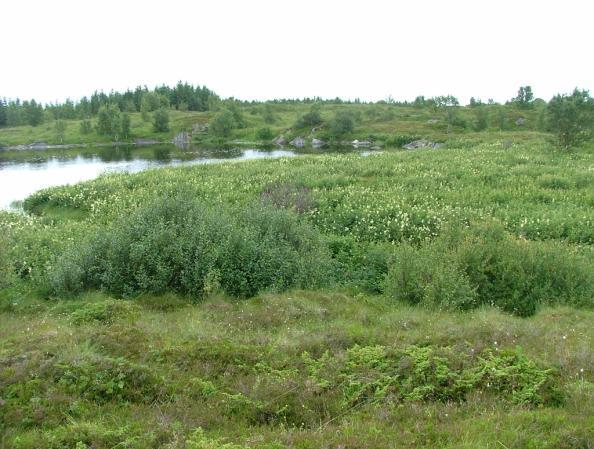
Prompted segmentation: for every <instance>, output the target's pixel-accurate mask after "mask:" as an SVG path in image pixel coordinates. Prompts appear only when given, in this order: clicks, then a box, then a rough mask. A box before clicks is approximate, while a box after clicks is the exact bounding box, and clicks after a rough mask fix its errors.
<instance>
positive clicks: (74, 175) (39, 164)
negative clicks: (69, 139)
mask: <svg viewBox="0 0 594 449" xmlns="http://www.w3.org/2000/svg"><path fill="white" fill-rule="evenodd" d="M298 154H302V153H298V152H297V151H293V150H287V149H270V150H267V149H238V148H232V149H219V150H206V149H196V148H192V149H186V150H182V149H179V148H177V147H175V146H174V145H152V146H146V147H135V146H123V147H112V146H102V147H99V146H97V147H86V148H77V149H66V150H65V149H62V150H56V149H49V150H37V151H35V150H20V151H0V209H10V208H13V207H16V206H15V204H17V205H18V202H19V201H22V200H23V199H25V198H26V197H27V196H29V195H31V194H32V193H33V192H35V191H37V190H39V189H43V188H46V187H52V186H56V185H63V184H74V183H77V182H81V181H86V180H89V179H94V178H96V177H98V176H99V175H101V174H103V173H114V172H130V173H135V172H139V171H142V170H146V169H149V168H156V167H165V166H174V165H191V164H212V163H216V162H222V161H227V160H248V159H263V158H278V157H291V156H296V155H298Z"/></svg>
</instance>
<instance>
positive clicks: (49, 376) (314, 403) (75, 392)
mask: <svg viewBox="0 0 594 449" xmlns="http://www.w3.org/2000/svg"><path fill="white" fill-rule="evenodd" d="M30 301H31V300H29V302H27V301H26V300H20V301H17V303H16V304H13V305H12V306H11V308H12V310H11V311H5V312H3V313H2V314H0V322H1V323H2V326H1V327H0V342H1V343H0V360H1V361H2V370H1V371H0V386H1V391H2V401H3V403H2V407H0V417H1V418H2V419H1V420H0V422H1V423H2V424H0V426H2V427H1V430H2V432H0V434H2V437H1V440H0V444H1V445H2V447H6V448H12V447H18V448H35V447H44V448H46V447H47V448H62V447H73V448H74V447H96V448H104V447H105V448H107V447H114V446H116V445H121V446H123V447H131V448H150V447H154V448H158V447H172V448H174V447H180V448H183V447H189V448H192V447H198V448H210V447H217V448H218V447H227V446H223V444H230V445H231V444H233V445H236V446H229V447H233V448H235V447H240V448H244V447H246V448H247V447H254V448H277V447H279V448H280V447H286V446H288V445H291V446H292V447H296V448H314V447H320V446H330V447H335V446H339V445H344V446H345V447H377V448H382V447H386V448H387V447H402V448H423V447H426V448H433V447H443V448H460V447H466V448H475V447H497V445H500V446H501V447H514V448H532V447H539V448H551V449H553V448H560V447H568V448H575V447H579V448H581V447H586V448H587V447H589V446H588V444H590V443H591V441H592V438H594V433H593V429H594V427H593V426H594V409H593V407H592V404H593V403H594V401H593V399H594V383H593V381H594V372H593V371H592V367H593V366H594V364H593V363H592V362H593V361H594V352H593V349H592V348H593V347H594V333H593V331H592V326H591V322H592V319H594V315H593V313H592V312H591V311H577V310H574V309H570V308H553V309H546V310H543V311H542V312H540V313H539V314H538V315H536V316H534V317H532V318H530V319H521V318H513V317H511V316H510V315H506V314H502V313H500V312H497V311H495V310H491V309H482V310H478V311H475V312H472V313H468V314H460V313H445V312H442V313H435V312H429V311H423V310H421V309H418V308H409V307H403V306H400V305H397V304H394V303H393V302H391V301H386V300H385V299H382V298H379V297H369V296H357V297H353V296H350V295H345V294H339V293H322V292H319V293H318V292H306V291H292V292H289V293H285V294H282V295H262V296H259V297H256V298H254V299H252V300H248V301H241V302H237V301H234V300H229V299H226V298H222V297H213V298H211V299H208V300H206V301H204V302H202V303H200V304H199V305H192V304H190V303H188V302H187V301H184V300H183V298H177V297H175V296H171V295H169V296H167V297H160V298H159V297H156V298H150V297H147V296H145V297H143V298H142V299H140V300H138V301H133V302H127V301H121V300H120V301H114V300H112V299H109V298H108V297H105V296H98V295H91V296H89V295H87V296H84V297H82V298H80V299H79V300H77V301H70V302H41V303H38V306H37V307H36V308H33V304H32V303H31V302H30ZM155 303H159V304H171V306H170V307H166V308H165V310H166V311H159V310H155V308H154V307H153V306H152V304H155ZM32 310H34V311H32ZM365 348H369V350H370V351H371V350H373V351H372V352H370V353H369V354H378V352H377V351H378V349H377V348H384V349H382V353H383V351H387V352H388V353H390V351H396V353H398V351H403V350H407V348H429V349H431V350H433V351H438V352H440V353H442V354H444V355H443V356H444V357H445V358H446V361H447V366H449V367H450V369H451V370H454V371H456V370H460V369H462V368H463V366H466V365H467V366H473V365H475V364H477V363H480V362H479V360H480V358H481V357H486V354H489V353H492V354H498V353H502V354H503V353H505V352H506V351H514V352H516V353H517V351H521V352H520V353H521V354H522V357H525V359H526V360H529V361H530V363H534V364H535V365H534V366H535V367H537V369H538V370H542V371H543V372H547V373H548V374H546V376H547V377H548V378H549V381H550V382H551V383H552V384H551V385H552V386H553V387H554V389H555V391H556V392H555V397H554V398H553V399H547V400H546V401H545V403H544V404H542V405H538V402H537V403H536V404H531V403H530V402H527V403H523V402H519V403H518V402H515V401H514V400H513V399H512V396H509V395H508V393H505V392H504V391H505V390H497V389H495V388H491V387H489V386H487V384H480V385H479V386H476V387H475V388H473V389H471V390H469V391H468V393H466V394H465V395H464V399H463V400H462V399H455V400H454V399H451V400H440V399H439V397H438V396H436V397H433V396H427V397H426V398H425V399H406V398H404V397H402V396H401V395H400V393H399V391H400V390H398V388H396V387H393V388H387V389H386V390H385V391H384V393H382V394H376V395H375V396H371V397H366V396H361V397H360V398H359V400H358V401H355V402H353V401H352V400H349V397H352V391H354V390H353V388H355V387H356V388H359V389H360V390H359V391H367V390H363V389H372V388H375V387H374V385H377V384H374V378H375V379H378V380H376V381H375V382H379V380H380V379H382V377H374V376H380V375H381V373H382V372H383V371H382V370H385V372H387V373H389V372H391V371H392V370H395V372H396V371H398V370H402V369H408V368H404V366H406V365H403V363H411V361H410V360H409V359H406V360H409V361H408V362H405V361H404V360H403V361H401V362H400V365H397V364H396V365H390V360H391V359H390V358H387V359H382V358H381V357H380V356H377V355H375V356H373V357H375V358H371V359H354V358H352V357H353V355H354V354H355V352H353V351H358V353H360V354H363V353H362V352H361V351H362V350H363V349H365ZM374 348H375V349H374ZM517 348H521V350H519V349H517ZM306 353H307V354H308V355H307V356H306V355H305V354H306ZM349 357H351V359H349ZM367 357H369V356H367ZM378 357H380V358H378ZM308 360H310V362H308ZM348 360H352V361H351V362H348ZM356 360H359V362H356V363H357V364H353V363H355V361H356ZM363 360H369V362H364V361H363ZM382 360H385V361H386V362H387V363H388V365H386V366H385V368H380V367H376V368H373V369H372V368H365V367H366V366H367V365H366V364H367V363H372V364H374V363H381V362H382ZM429 360H430V359H429ZM311 361H320V363H317V364H314V365H312V362H311ZM433 363H435V362H433ZM361 364H363V365H361ZM465 364H466V365H465ZM315 366H317V367H318V368H316V369H314V367H315ZM369 366H370V367H371V366H376V365H369ZM399 366H400V367H399ZM362 369H365V371H361V370H362ZM548 370H551V371H548ZM349 379H350V380H349ZM518 379H520V378H518ZM345 381H346V382H350V384H345ZM525 381H530V379H526V380H525ZM353 382H355V383H353ZM430 382H431V381H430V380H429V379H427V384H425V383H423V384H422V386H427V385H431V384H430ZM517 382H518V385H516V386H515V387H514V388H519V386H520V385H522V381H520V380H518V381H517ZM349 385H350V386H349ZM440 385H441V386H440ZM347 387H348V388H347ZM443 388H445V386H444V385H442V384H439V383H438V384H437V387H436V390H435V391H436V392H440V391H443V390H442V389H443ZM543 388H544V387H543ZM369 391H370V390H369ZM543 391H546V390H544V389H543ZM365 398H366V399H365ZM559 401H560V402H559ZM518 426H522V429H523V431H522V432H518V431H517V428H518ZM197 429H202V431H197ZM190 441H195V442H194V443H190ZM196 441H200V443H197V442H196ZM77 444H78V445H79V446H76V445H77ZM193 444H194V445H193ZM82 445H84V446H82ZM503 445H504V446H503Z"/></svg>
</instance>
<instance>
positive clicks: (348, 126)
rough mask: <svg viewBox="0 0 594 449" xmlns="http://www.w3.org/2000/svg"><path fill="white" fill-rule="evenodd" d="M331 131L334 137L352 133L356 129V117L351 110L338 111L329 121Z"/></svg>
mask: <svg viewBox="0 0 594 449" xmlns="http://www.w3.org/2000/svg"><path fill="white" fill-rule="evenodd" d="M329 128H330V129H329V132H330V135H331V136H332V137H333V138H340V137H342V136H344V135H346V134H350V133H352V132H353V130H354V129H355V118H354V116H353V114H352V113H351V112H349V111H338V112H337V113H336V114H335V116H334V117H333V118H332V120H331V121H330V123H329Z"/></svg>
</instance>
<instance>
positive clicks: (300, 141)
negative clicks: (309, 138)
mask: <svg viewBox="0 0 594 449" xmlns="http://www.w3.org/2000/svg"><path fill="white" fill-rule="evenodd" d="M289 143H290V144H291V145H292V146H294V147H296V148H303V147H304V146H305V143H306V142H305V139H304V138H303V137H295V138H294V139H293V140H291V141H290V142H289Z"/></svg>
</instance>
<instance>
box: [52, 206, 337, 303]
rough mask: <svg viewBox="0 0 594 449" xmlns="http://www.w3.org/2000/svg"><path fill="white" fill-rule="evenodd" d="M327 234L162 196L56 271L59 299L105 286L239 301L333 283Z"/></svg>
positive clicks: (256, 212) (297, 223)
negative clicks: (215, 293) (220, 294)
mask: <svg viewBox="0 0 594 449" xmlns="http://www.w3.org/2000/svg"><path fill="white" fill-rule="evenodd" d="M330 273H331V260H330V255H329V252H328V251H327V249H326V247H325V245H324V243H323V241H322V239H321V237H320V235H319V234H318V233H317V232H315V231H314V230H313V229H312V228H311V227H310V226H309V225H307V224H305V223H304V222H302V221H301V220H300V219H299V218H298V217H297V216H296V215H295V214H293V213H290V212H287V211H284V210H276V209H270V208H266V207H262V206H260V205H257V206H253V207H244V208H240V209H237V210H234V211H230V210H228V209H227V208H226V207H223V206H220V207H218V208H215V207H212V206H206V205H204V204H202V203H201V202H199V201H195V200H188V199H184V198H181V197H180V196H176V197H170V198H162V199H160V200H158V201H156V202H153V203H150V204H148V205H147V206H145V207H143V208H141V209H139V210H138V211H136V212H135V213H133V214H131V215H129V216H126V217H123V218H121V219H119V220H117V221H116V222H115V223H114V224H113V225H112V226H110V227H108V228H106V229H103V230H100V231H98V232H97V234H96V235H94V236H93V237H92V238H91V239H90V240H89V241H88V242H87V243H86V244H84V245H82V246H80V247H77V248H76V249H73V250H72V251H70V252H67V253H66V254H64V255H63V256H62V257H61V258H60V259H59V260H58V261H57V264H56V265H55V267H54V268H53V269H52V270H51V272H50V273H49V277H50V281H51V283H52V286H53V291H54V293H55V294H57V295H60V294H72V293H79V292H81V291H84V290H86V289H101V290H104V291H107V292H110V293H112V294H114V295H118V296H132V295H136V294H139V293H141V292H150V293H156V294H160V293H164V292H166V291H175V292H178V293H182V294H189V295H191V296H194V297H202V296H204V295H205V294H208V293H211V292H213V291H215V290H221V291H223V292H225V293H227V294H229V295H232V296H236V297H249V296H253V295H255V294H257V293H258V292H260V291H265V290H268V291H281V290H285V289H287V288H290V287H305V286H307V287H309V288H311V287H313V286H317V285H321V284H324V283H328V282H329V281H330Z"/></svg>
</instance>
